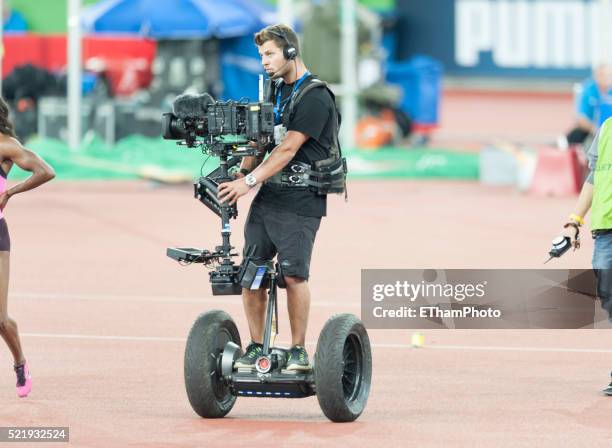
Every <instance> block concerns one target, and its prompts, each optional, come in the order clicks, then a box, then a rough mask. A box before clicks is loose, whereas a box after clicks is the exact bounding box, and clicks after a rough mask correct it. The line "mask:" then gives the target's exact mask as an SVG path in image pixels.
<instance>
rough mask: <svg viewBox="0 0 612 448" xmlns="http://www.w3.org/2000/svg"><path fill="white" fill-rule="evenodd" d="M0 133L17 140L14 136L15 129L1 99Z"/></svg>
mask: <svg viewBox="0 0 612 448" xmlns="http://www.w3.org/2000/svg"><path fill="white" fill-rule="evenodd" d="M0 132H1V133H3V134H4V135H9V136H11V137H13V138H17V135H15V127H14V126H13V123H12V122H11V120H10V119H9V107H8V104H6V101H4V99H3V98H0Z"/></svg>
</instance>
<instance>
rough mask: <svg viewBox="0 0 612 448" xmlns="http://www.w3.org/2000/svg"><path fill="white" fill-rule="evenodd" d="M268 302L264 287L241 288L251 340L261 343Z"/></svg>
mask: <svg viewBox="0 0 612 448" xmlns="http://www.w3.org/2000/svg"><path fill="white" fill-rule="evenodd" d="M267 304H268V297H267V291H266V290H265V289H256V290H251V289H245V288H243V289H242V305H243V307H244V313H245V314H246V317H247V321H248V323H249V332H250V334H251V340H252V341H253V342H257V343H259V344H263V335H264V324H265V320H266V305H267Z"/></svg>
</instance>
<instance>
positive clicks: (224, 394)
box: [184, 310, 241, 418]
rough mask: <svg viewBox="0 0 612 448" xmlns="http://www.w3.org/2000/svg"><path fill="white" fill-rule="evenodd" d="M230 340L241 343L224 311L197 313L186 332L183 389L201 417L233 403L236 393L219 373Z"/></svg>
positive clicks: (217, 414)
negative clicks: (197, 315) (222, 357)
mask: <svg viewBox="0 0 612 448" xmlns="http://www.w3.org/2000/svg"><path fill="white" fill-rule="evenodd" d="M230 341H231V342H235V343H236V344H238V345H239V346H240V345H241V344H240V334H239V333H238V328H237V327H236V324H235V323H234V321H233V320H232V318H231V317H230V315H229V314H227V313H226V312H225V311H219V310H215V311H209V312H207V313H204V314H201V315H200V316H199V317H198V318H197V319H196V321H195V323H194V324H193V327H191V331H190V332H189V337H188V338H187V346H186V347H185V366H184V369H185V389H186V391H187V397H188V398H189V403H191V407H192V408H193V410H194V411H195V412H196V413H197V414H198V415H199V416H201V417H204V418H220V417H224V416H225V415H227V413H228V412H229V411H231V409H232V407H233V406H234V403H236V396H235V395H233V394H232V393H231V391H230V388H229V387H228V385H227V384H226V382H225V381H224V379H223V377H222V375H221V356H222V354H223V349H224V347H225V344H227V343H228V342H230Z"/></svg>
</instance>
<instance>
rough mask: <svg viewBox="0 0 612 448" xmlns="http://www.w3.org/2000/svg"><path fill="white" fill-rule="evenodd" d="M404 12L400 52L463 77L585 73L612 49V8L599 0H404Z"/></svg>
mask: <svg viewBox="0 0 612 448" xmlns="http://www.w3.org/2000/svg"><path fill="white" fill-rule="evenodd" d="M397 14H398V16H399V27H398V28H399V48H398V52H399V57H400V59H408V58H410V57H411V56H414V55H415V54H426V55H429V56H431V57H434V58H436V59H438V60H440V61H442V63H443V64H444V68H445V72H446V73H447V74H450V75H455V76H457V75H469V76H503V77H510V76H511V77H549V78H578V77H583V76H586V75H588V74H589V73H590V69H591V67H592V66H593V65H594V64H597V63H599V62H601V61H604V60H610V55H609V53H610V52H612V41H611V38H612V34H611V33H610V31H609V30H608V29H609V23H606V22H607V21H606V20H605V18H606V17H612V7H609V6H606V5H605V2H598V1H595V0H428V1H427V2H426V5H424V2H415V1H414V0H398V2H397ZM608 22H609V21H608Z"/></svg>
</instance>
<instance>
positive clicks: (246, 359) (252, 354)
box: [234, 342, 263, 369]
mask: <svg viewBox="0 0 612 448" xmlns="http://www.w3.org/2000/svg"><path fill="white" fill-rule="evenodd" d="M262 352H263V344H259V343H257V342H251V343H250V344H249V345H248V346H247V348H246V351H245V354H244V355H242V357H240V358H238V359H237V360H236V362H234V368H235V369H252V368H254V367H255V361H256V360H257V358H259V356H260V355H261V353H262Z"/></svg>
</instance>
